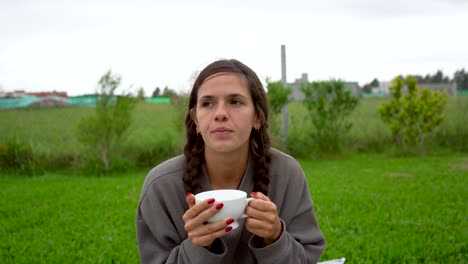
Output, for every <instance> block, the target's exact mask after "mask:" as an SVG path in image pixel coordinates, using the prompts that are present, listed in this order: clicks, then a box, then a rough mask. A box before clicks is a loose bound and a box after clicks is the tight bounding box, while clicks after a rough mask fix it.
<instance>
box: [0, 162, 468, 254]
mask: <svg viewBox="0 0 468 264" xmlns="http://www.w3.org/2000/svg"><path fill="white" fill-rule="evenodd" d="M301 164H302V166H303V169H304V171H305V173H306V175H307V177H308V180H309V184H310V190H311V194H312V197H313V200H314V207H315V210H316V215H317V217H318V221H319V224H320V226H321V229H322V231H323V233H324V235H325V237H326V240H327V247H326V249H325V251H324V254H323V256H322V260H327V259H335V258H340V257H345V258H346V259H347V261H348V263H467V262H468V241H467V239H466V238H467V237H468V224H467V223H468V222H467V217H468V208H467V207H468V206H467V205H468V204H467V201H468V192H467V189H466V188H467V186H468V182H467V176H468V157H466V156H462V155H455V154H452V155H448V156H426V157H419V158H389V157H386V156H379V155H373V156H368V155H353V156H351V157H349V158H347V159H339V160H301ZM145 174H146V171H141V172H134V173H131V174H127V175H122V176H113V177H101V178H95V177H80V176H73V177H72V176H69V175H65V174H63V175H59V174H46V175H44V176H38V177H18V176H7V175H3V176H0V185H1V186H2V188H1V190H0V198H1V200H0V221H1V225H0V263H138V262H139V257H138V250H137V244H136V238H135V221H134V219H135V212H136V206H137V201H138V197H139V193H140V190H141V186H142V184H143V180H144V176H145Z"/></svg>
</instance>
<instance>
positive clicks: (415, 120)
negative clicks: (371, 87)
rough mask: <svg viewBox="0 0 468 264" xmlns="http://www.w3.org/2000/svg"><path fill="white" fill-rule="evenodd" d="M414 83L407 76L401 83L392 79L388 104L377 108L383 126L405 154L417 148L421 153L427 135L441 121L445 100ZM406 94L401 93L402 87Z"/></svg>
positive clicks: (444, 97) (398, 78)
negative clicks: (414, 147) (410, 149)
mask: <svg viewBox="0 0 468 264" xmlns="http://www.w3.org/2000/svg"><path fill="white" fill-rule="evenodd" d="M416 84H417V79H416V78H415V77H413V76H407V77H406V80H405V81H404V80H403V79H401V78H400V77H396V78H395V79H393V81H392V85H391V86H390V87H389V90H390V94H391V97H392V98H391V100H390V101H389V102H386V103H383V104H381V105H380V106H379V108H378V110H379V113H380V117H381V118H382V120H383V122H384V123H385V124H386V125H387V126H388V127H389V128H390V130H391V132H392V136H393V139H394V141H395V143H396V144H398V145H399V146H401V147H402V148H403V151H405V152H406V151H407V150H408V147H413V146H418V147H419V151H420V153H423V152H424V143H425V138H426V136H427V134H429V133H430V132H431V131H432V130H433V128H434V127H436V126H437V125H439V124H440V123H441V122H442V120H443V119H444V115H443V114H442V113H443V111H444V107H445V104H446V102H447V96H446V95H445V94H443V93H441V92H439V91H430V90H429V89H426V88H417V86H416ZM405 86H406V88H407V90H408V91H407V93H404V92H403V89H404V87H405Z"/></svg>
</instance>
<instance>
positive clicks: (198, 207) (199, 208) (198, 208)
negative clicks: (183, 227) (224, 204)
mask: <svg viewBox="0 0 468 264" xmlns="http://www.w3.org/2000/svg"><path fill="white" fill-rule="evenodd" d="M190 199H191V198H189V197H187V198H186V200H187V203H189V200H190ZM214 202H215V199H214V198H210V199H206V200H204V201H202V202H201V203H198V204H194V205H193V206H192V207H191V208H190V209H188V210H187V211H186V212H185V214H184V216H183V217H182V219H183V220H184V221H187V220H189V219H192V218H195V217H196V216H197V215H199V214H200V213H201V212H203V211H205V210H206V209H208V208H210V207H212V206H213V204H214ZM189 205H190V203H189Z"/></svg>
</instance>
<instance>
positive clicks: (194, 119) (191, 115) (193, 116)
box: [190, 108, 198, 127]
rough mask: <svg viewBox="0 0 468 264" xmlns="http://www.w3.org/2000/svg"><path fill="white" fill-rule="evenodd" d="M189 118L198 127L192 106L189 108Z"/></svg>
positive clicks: (195, 113)
mask: <svg viewBox="0 0 468 264" xmlns="http://www.w3.org/2000/svg"><path fill="white" fill-rule="evenodd" d="M190 118H191V119H192V121H193V122H194V123H195V125H197V127H198V120H197V112H196V111H195V109H193V108H192V109H190Z"/></svg>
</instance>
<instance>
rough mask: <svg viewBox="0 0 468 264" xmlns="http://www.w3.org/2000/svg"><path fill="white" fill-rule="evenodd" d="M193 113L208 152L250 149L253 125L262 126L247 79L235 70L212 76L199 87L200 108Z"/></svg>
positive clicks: (198, 106)
mask: <svg viewBox="0 0 468 264" xmlns="http://www.w3.org/2000/svg"><path fill="white" fill-rule="evenodd" d="M190 115H191V117H192V120H193V121H194V122H195V124H196V125H197V131H198V132H199V133H201V135H202V137H203V140H204V142H205V151H208V152H211V153H231V152H232V153H234V152H237V151H246V150H248V148H249V141H250V132H251V130H252V127H254V128H256V129H258V128H259V127H260V122H259V120H258V118H257V115H256V114H255V107H254V103H253V101H252V96H251V95H250V92H249V89H248V87H247V82H246V81H245V80H244V79H243V78H241V77H240V76H239V75H237V74H233V73H217V74H214V75H212V76H210V77H208V78H207V79H206V80H205V81H204V82H203V83H202V85H201V86H200V88H199V90H198V96H197V105H196V109H195V110H194V109H192V110H191V111H190Z"/></svg>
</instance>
